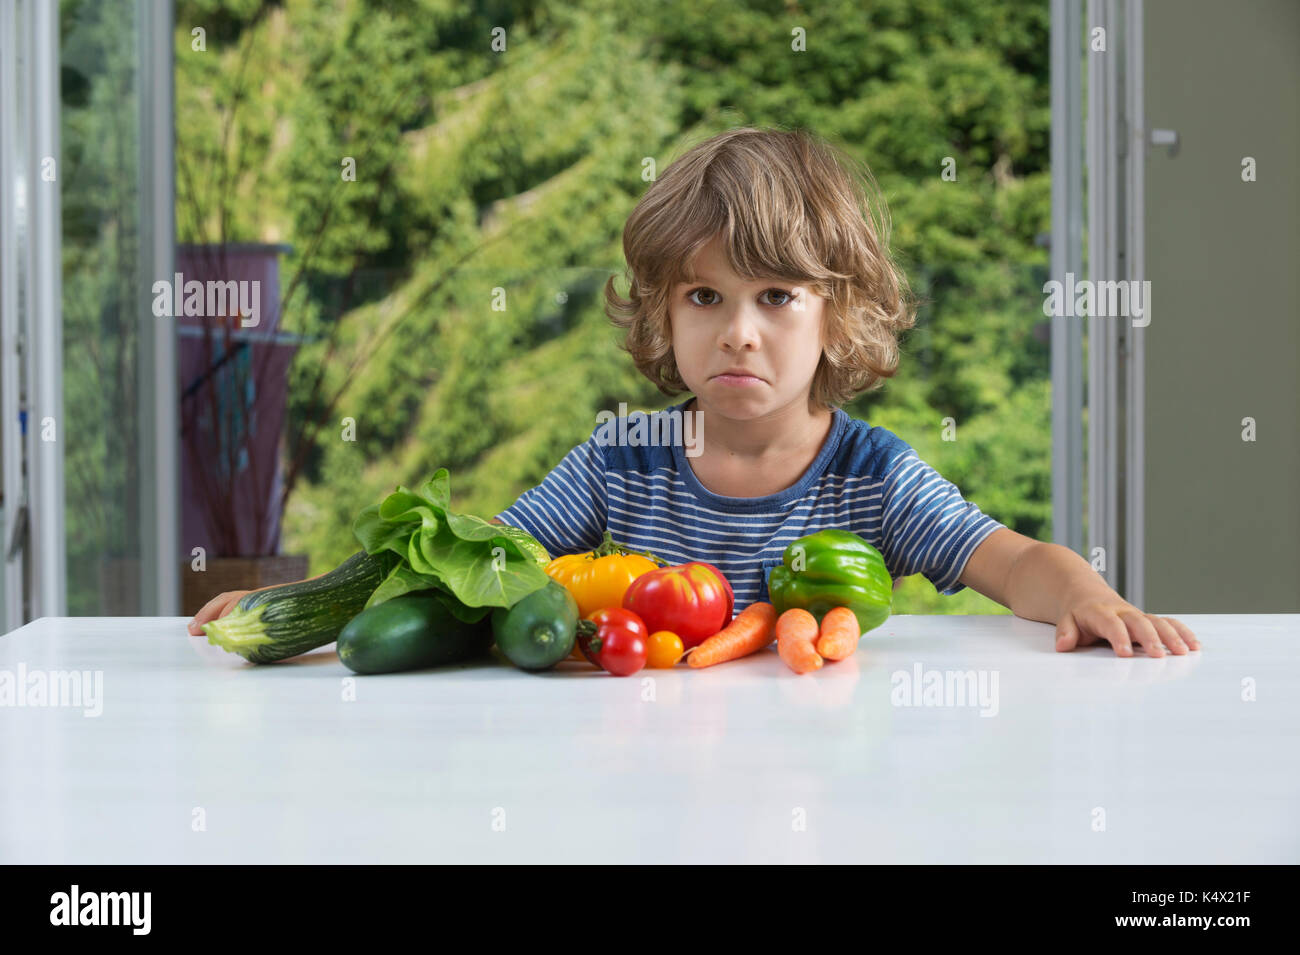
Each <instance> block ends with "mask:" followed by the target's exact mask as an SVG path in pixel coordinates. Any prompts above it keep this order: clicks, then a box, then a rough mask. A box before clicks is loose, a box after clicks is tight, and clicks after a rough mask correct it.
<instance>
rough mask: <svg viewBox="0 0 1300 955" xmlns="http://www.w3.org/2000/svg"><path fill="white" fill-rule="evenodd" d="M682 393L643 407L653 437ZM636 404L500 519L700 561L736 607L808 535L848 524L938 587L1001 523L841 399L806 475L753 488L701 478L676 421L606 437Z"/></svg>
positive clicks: (756, 595)
mask: <svg viewBox="0 0 1300 955" xmlns="http://www.w3.org/2000/svg"><path fill="white" fill-rule="evenodd" d="M688 403H689V401H685V402H682V403H681V404H677V405H673V406H671V407H669V408H667V409H665V410H664V411H661V412H655V413H654V414H652V415H649V416H645V418H644V419H643V421H642V425H643V426H644V425H646V424H649V425H650V427H649V428H646V429H645V430H646V431H647V432H648V434H649V435H651V436H654V435H665V434H668V433H669V432H668V431H667V430H662V431H661V430H660V429H661V427H663V426H664V425H666V424H668V423H669V422H661V421H657V420H653V419H658V418H659V417H660V416H663V415H671V414H672V413H673V412H678V413H679V415H680V414H681V413H684V408H685V405H686V404H688ZM638 414H641V413H639V412H634V413H633V414H631V415H628V416H626V417H625V418H620V419H617V421H614V422H607V423H604V424H601V425H598V426H597V427H596V428H595V429H594V430H593V431H592V435H591V437H590V438H588V439H587V440H586V441H585V442H583V443H582V444H580V445H578V446H577V447H575V448H574V449H573V450H572V451H570V452H569V453H568V454H566V455H565V456H564V459H563V460H562V461H560V463H559V464H558V465H556V467H555V469H554V470H552V471H551V473H550V474H548V475H547V476H546V477H545V478H544V479H543V481H542V483H541V484H539V485H538V486H537V487H534V488H530V489H529V490H527V491H525V492H524V493H523V494H521V495H520V496H519V499H518V500H516V501H515V503H514V504H512V505H511V506H510V507H508V508H506V509H505V510H504V511H502V512H501V513H500V514H497V515H496V517H497V519H499V520H500V521H501V522H502V523H505V524H509V525H511V526H512V527H519V528H522V529H524V530H526V531H528V533H530V534H532V535H533V536H534V537H536V538H537V540H538V541H539V542H541V544H542V546H544V547H545V548H546V549H547V551H549V552H550V554H551V555H552V556H559V555H561V554H576V553H581V552H583V551H589V550H592V549H593V548H595V547H596V546H597V545H599V544H600V541H601V539H602V536H603V534H604V532H605V531H606V530H607V529H608V530H609V532H610V534H611V535H612V536H613V538H614V540H616V541H618V542H619V543H622V544H626V545H628V546H629V547H631V548H632V549H634V550H647V551H650V552H651V553H653V554H655V555H656V556H658V557H661V558H663V559H664V560H667V561H668V562H669V563H670V564H682V563H686V562H688V561H692V560H703V561H708V562H709V563H711V564H714V565H715V566H716V567H717V568H718V569H719V570H721V571H722V572H723V573H724V574H726V575H727V580H728V581H730V582H731V586H732V588H733V589H734V590H735V592H736V610H737V612H739V611H740V610H741V609H743V608H745V607H747V606H749V604H751V603H753V602H754V601H756V600H766V599H767V575H768V571H770V570H771V569H772V568H773V567H775V566H776V565H778V564H780V563H781V555H782V552H783V551H784V550H785V548H786V545H788V544H789V543H790V542H791V541H794V540H797V539H798V538H800V537H803V536H804V535H805V534H812V533H814V532H815V531H820V530H825V529H826V528H831V527H835V528H842V529H844V530H848V531H852V532H853V533H855V534H859V535H861V536H862V537H863V538H865V539H866V540H867V541H868V542H869V543H871V544H872V545H873V546H874V547H875V548H876V549H877V550H879V551H880V553H881V554H882V555H883V556H884V558H885V566H886V567H887V568H888V569H889V573H890V576H891V577H893V578H894V579H898V578H899V577H905V576H908V575H910V574H917V573H919V574H924V575H925V577H926V578H928V579H929V580H930V582H931V583H933V584H934V586H935V588H936V589H937V590H938V591H939V592H940V593H944V594H955V593H957V592H958V591H960V590H962V589H963V587H964V585H963V584H961V583H959V582H958V581H957V578H958V577H959V576H961V572H962V570H963V569H964V568H965V566H966V561H967V560H968V559H969V558H970V555H971V553H972V552H974V550H975V548H976V547H977V546H979V543H980V542H981V541H982V540H984V538H986V537H988V535H989V534H991V533H993V531H995V530H997V529H998V528H999V527H1002V526H1003V525H1002V524H1000V523H999V522H998V521H995V520H994V519H993V518H991V517H988V516H987V515H985V514H984V513H983V512H982V511H980V509H979V508H978V507H977V506H976V505H974V504H972V503H971V502H969V501H966V500H964V499H963V498H962V496H961V492H960V491H958V490H957V487H956V486H955V485H954V484H952V483H951V482H949V481H946V480H944V479H943V477H941V476H940V475H939V473H938V472H937V471H935V470H934V469H933V468H931V467H930V466H929V465H928V464H926V463H925V462H924V461H922V460H921V459H920V458H919V457H917V455H916V452H915V451H914V450H913V449H912V448H911V447H910V446H909V445H908V444H907V443H906V442H904V441H903V440H902V439H900V438H899V437H898V436H897V435H895V434H893V433H892V432H890V431H887V430H886V429H884V428H880V427H872V426H870V425H868V424H867V423H866V422H864V421H859V420H857V419H856V418H851V417H849V415H848V413H847V412H845V411H844V410H843V409H842V408H836V409H835V410H834V412H833V416H834V420H833V422H832V424H831V430H830V434H829V435H828V436H827V438H826V441H825V442H824V443H823V445H822V448H821V451H820V452H819V453H818V455H817V457H816V459H815V460H814V461H813V462H812V464H811V465H809V467H808V469H807V471H805V472H804V474H803V476H802V477H801V478H800V479H799V480H798V481H797V482H796V483H795V484H794V485H792V486H790V487H788V488H786V489H785V490H783V491H778V492H777V493H775V494H766V495H763V496H761V497H727V496H724V495H722V494H715V493H713V492H712V491H710V490H708V489H707V488H705V487H704V485H703V484H701V483H700V481H699V479H698V478H697V477H696V476H695V472H694V471H692V470H691V467H690V464H689V461H690V457H689V456H688V455H687V454H686V448H685V446H684V445H683V442H682V431H681V428H680V427H678V428H676V429H675V432H674V433H673V436H672V443H671V445H668V444H667V442H665V443H664V444H658V445H656V444H639V445H631V444H630V443H629V442H627V441H626V440H624V442H623V443H614V439H615V438H617V437H618V436H619V435H624V436H626V435H629V434H632V433H633V430H632V429H633V424H634V422H635V419H636V418H637V416H638ZM679 420H680V419H679ZM652 440H653V439H652Z"/></svg>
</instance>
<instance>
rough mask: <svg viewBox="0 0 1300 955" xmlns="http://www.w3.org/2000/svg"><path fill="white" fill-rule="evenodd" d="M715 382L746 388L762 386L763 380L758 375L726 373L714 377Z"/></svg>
mask: <svg viewBox="0 0 1300 955" xmlns="http://www.w3.org/2000/svg"><path fill="white" fill-rule="evenodd" d="M713 380H714V381H716V382H718V383H719V384H723V385H735V386H740V387H744V386H746V385H761V384H762V383H763V379H762V378H759V377H758V376H757V375H743V374H739V373H736V372H724V373H723V374H721V375H714V376H713Z"/></svg>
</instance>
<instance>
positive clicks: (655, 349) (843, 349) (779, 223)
mask: <svg viewBox="0 0 1300 955" xmlns="http://www.w3.org/2000/svg"><path fill="white" fill-rule="evenodd" d="M855 168H856V169H857V170H858V172H859V175H858V176H854V174H853V170H854V169H855ZM869 197H870V198H869ZM872 199H875V200H876V201H874V202H873V201H871V200H872ZM889 227H890V223H889V212H888V209H887V208H886V206H885V203H884V200H883V198H880V191H879V189H878V187H877V186H876V183H875V180H874V178H873V177H872V175H871V171H870V170H869V169H868V168H867V167H866V166H865V165H860V166H859V164H857V163H855V162H854V161H853V160H852V159H850V158H849V157H847V156H846V155H845V154H844V153H843V151H842V150H839V149H837V148H835V147H834V146H832V145H830V144H829V143H827V142H826V141H825V140H822V139H820V138H818V137H816V136H815V135H813V134H811V133H808V132H806V131H804V130H798V129H797V130H793V131H787V130H780V129H758V128H754V127H741V128H738V129H732V130H728V131H727V132H724V133H720V134H718V135H716V136H713V137H712V138H710V139H707V140H705V141H704V142H701V143H699V144H698V145H696V146H694V147H692V148H691V149H690V150H689V151H688V152H686V153H685V154H684V155H683V156H681V157H680V158H679V159H678V160H677V161H676V162H674V163H672V165H670V166H669V167H668V169H667V170H665V171H664V174H663V175H662V176H661V177H660V178H659V179H658V180H657V181H656V182H654V183H653V184H652V185H651V186H650V188H649V189H648V190H647V191H646V194H645V195H644V196H643V197H642V198H641V201H640V202H639V203H637V206H636V208H635V209H634V210H632V214H631V216H629V217H628V220H627V225H626V226H625V227H624V229H623V254H624V257H625V258H626V261H627V269H626V275H627V278H628V281H629V285H630V288H629V297H628V298H626V299H625V298H622V297H621V296H620V295H618V293H617V292H616V291H615V289H614V277H613V276H611V277H610V279H609V280H608V281H607V282H606V283H605V313H606V314H607V315H608V316H609V318H610V321H612V322H613V323H614V324H615V325H617V326H618V327H620V328H623V329H625V330H626V336H625V339H624V342H623V346H622V347H623V349H624V350H625V351H627V352H628V353H629V354H630V355H631V356H632V360H633V361H634V362H635V363H636V367H637V368H638V369H639V370H640V372H641V373H642V374H643V375H645V376H646V377H647V378H649V379H650V381H652V382H654V384H655V385H656V387H658V388H659V390H660V391H661V392H663V393H664V394H667V395H677V394H680V393H682V392H684V391H686V390H687V387H686V383H685V382H684V381H683V380H682V378H681V375H680V373H679V372H678V370H677V362H676V361H675V359H674V358H673V348H672V333H671V326H670V324H669V317H668V303H669V300H670V298H671V294H672V290H673V288H674V287H675V286H676V285H677V284H678V283H681V282H694V281H696V276H695V275H694V274H693V269H692V268H691V263H692V261H693V259H694V257H695V255H696V253H697V252H698V251H699V250H700V249H701V248H702V247H703V246H705V245H707V244H708V243H709V242H710V241H711V240H712V239H713V238H714V237H716V236H721V237H722V240H723V245H724V247H725V248H726V250H727V258H728V261H729V262H730V264H731V267H732V269H733V270H734V271H735V272H736V273H737V274H738V275H740V276H742V277H744V278H745V279H747V280H751V281H752V280H754V279H756V278H759V277H760V276H762V277H767V276H775V277H780V278H784V279H790V280H794V281H798V282H801V283H802V284H804V285H805V286H807V287H808V288H811V289H812V290H813V291H815V292H816V293H817V294H818V295H820V296H822V297H824V298H825V299H826V308H825V311H824V313H823V322H824V324H825V334H826V338H825V347H824V348H823V350H822V356H821V359H820V360H819V361H818V363H817V371H816V372H815V374H814V375H813V381H812V388H811V390H810V397H811V399H812V400H813V401H814V402H815V403H816V404H817V405H819V406H822V407H833V406H836V405H839V404H842V403H843V402H845V401H848V400H849V399H850V398H852V397H853V396H854V395H856V394H858V393H859V392H863V391H869V390H871V389H873V388H875V387H877V386H879V385H880V384H882V383H883V379H885V378H889V377H892V376H893V374H894V372H895V371H896V370H897V368H898V335H899V334H900V333H901V332H903V331H904V330H906V329H908V328H911V327H912V325H913V324H914V323H915V320H916V302H915V301H914V300H913V298H912V296H911V293H910V290H909V288H908V284H907V277H906V276H905V275H904V274H903V272H902V270H901V269H900V268H898V267H897V266H896V265H895V263H894V261H893V259H892V257H891V256H890V252H889Z"/></svg>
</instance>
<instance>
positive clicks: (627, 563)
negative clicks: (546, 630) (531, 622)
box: [546, 552, 659, 617]
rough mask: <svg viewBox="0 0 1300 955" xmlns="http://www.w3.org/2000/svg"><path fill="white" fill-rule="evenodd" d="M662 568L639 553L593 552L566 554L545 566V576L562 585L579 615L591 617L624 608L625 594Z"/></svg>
mask: <svg viewBox="0 0 1300 955" xmlns="http://www.w3.org/2000/svg"><path fill="white" fill-rule="evenodd" d="M658 566H659V565H658V564H656V563H655V562H654V561H652V560H650V559H649V558H648V557H642V556H641V555H639V554H609V555H607V556H603V557H597V556H596V555H595V553H594V552H588V553H586V554H566V555H565V556H563V557H557V558H555V559H554V560H553V561H551V562H550V563H549V564H547V565H546V573H547V574H548V575H549V576H550V577H551V578H552V579H553V580H555V581H557V582H559V584H560V585H561V586H563V587H564V589H565V590H567V591H568V592H569V593H570V594H572V595H573V599H574V600H576V601H577V603H578V616H580V617H589V616H591V615H592V614H593V613H595V612H596V611H597V610H604V609H605V608H606V607H621V606H623V594H624V593H626V592H627V588H628V587H631V586H632V581H634V580H636V579H637V578H638V577H640V576H641V575H642V574H644V573H648V572H649V571H652V570H654V569H655V568H656V567H658Z"/></svg>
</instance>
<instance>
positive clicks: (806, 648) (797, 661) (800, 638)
mask: <svg viewBox="0 0 1300 955" xmlns="http://www.w3.org/2000/svg"><path fill="white" fill-rule="evenodd" d="M816 639H817V618H816V617H814V616H813V615H812V614H810V613H809V612H808V611H807V610H804V609H803V608H802V607H791V608H790V609H789V610H787V611H786V612H785V613H783V614H781V619H780V620H778V621H777V622H776V650H777V652H778V653H779V654H781V659H782V660H784V661H785V663H786V666H788V667H789V668H790V669H791V670H793V671H794V672H795V673H812V672H813V671H814V670H820V669H821V668H822V658H821V657H820V656H818V654H817V650H816V648H815V647H814V646H813V643H814V642H815V641H816Z"/></svg>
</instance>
